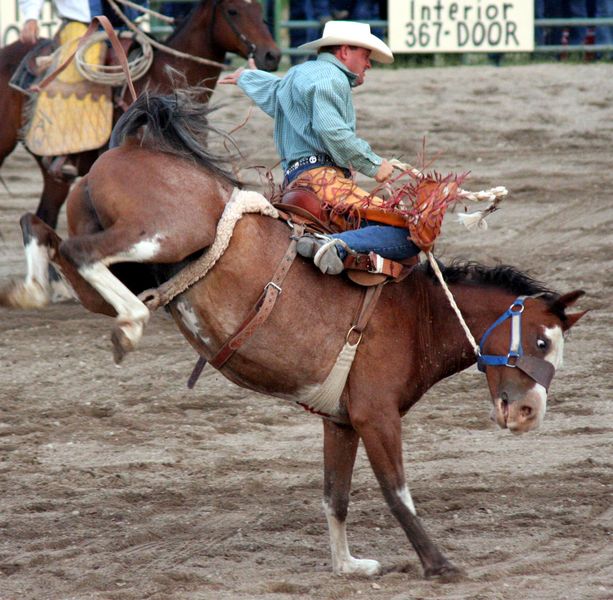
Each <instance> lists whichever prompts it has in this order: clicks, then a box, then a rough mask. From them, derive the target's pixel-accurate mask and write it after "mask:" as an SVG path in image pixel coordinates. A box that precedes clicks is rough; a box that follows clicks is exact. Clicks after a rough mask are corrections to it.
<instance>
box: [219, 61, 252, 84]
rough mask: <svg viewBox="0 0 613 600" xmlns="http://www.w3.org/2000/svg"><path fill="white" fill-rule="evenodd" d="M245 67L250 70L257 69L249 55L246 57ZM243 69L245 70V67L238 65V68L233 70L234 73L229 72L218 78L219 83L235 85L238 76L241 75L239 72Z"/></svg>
mask: <svg viewBox="0 0 613 600" xmlns="http://www.w3.org/2000/svg"><path fill="white" fill-rule="evenodd" d="M247 69H250V70H254V69H257V67H256V66H255V60H254V59H253V58H251V57H249V58H248V59H247ZM244 70H245V67H239V68H238V69H236V71H234V73H230V74H228V75H224V76H223V77H222V78H221V79H220V80H219V83H224V84H230V85H236V84H237V82H238V78H239V77H240V76H241V73H242V72H243V71H244Z"/></svg>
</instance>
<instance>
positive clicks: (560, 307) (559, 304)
mask: <svg viewBox="0 0 613 600" xmlns="http://www.w3.org/2000/svg"><path fill="white" fill-rule="evenodd" d="M584 294H585V292H584V291H583V290H575V291H574V292H568V294H564V295H562V296H560V297H559V298H558V299H557V300H556V301H555V302H554V303H553V304H552V305H551V311H552V312H558V311H559V312H561V313H562V314H564V315H565V317H566V318H565V319H564V325H563V326H564V331H567V330H568V329H570V328H571V327H572V326H573V325H574V324H575V323H576V322H577V321H578V320H579V319H580V318H581V317H582V316H583V315H585V314H586V313H587V312H588V311H587V310H584V311H582V312H578V313H573V314H570V315H569V314H565V311H566V309H567V308H568V307H569V306H572V305H573V304H574V303H575V302H576V301H577V300H578V299H579V298H581V296H583V295H584Z"/></svg>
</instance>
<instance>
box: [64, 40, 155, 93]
mask: <svg viewBox="0 0 613 600" xmlns="http://www.w3.org/2000/svg"><path fill="white" fill-rule="evenodd" d="M119 37H120V38H123V39H128V38H131V39H133V40H135V41H136V42H137V43H138V44H139V45H140V47H141V48H142V54H140V55H138V56H136V57H135V58H133V59H131V60H128V70H129V72H130V77H131V78H132V81H137V80H138V79H140V78H141V77H143V76H144V75H145V73H147V71H148V70H149V67H150V66H151V63H152V62H153V48H152V47H151V44H150V43H149V40H147V38H146V37H144V36H142V35H138V34H135V33H133V32H131V31H121V32H119ZM108 39H109V37H108V35H107V34H106V32H105V31H98V32H97V33H94V34H93V35H92V36H90V38H89V39H88V40H87V41H86V42H85V43H84V44H83V46H81V47H80V48H79V49H78V50H77V52H76V54H75V63H76V66H77V71H79V73H80V74H81V76H82V77H84V78H85V79H87V80H88V81H92V82H93V83H100V84H103V85H109V86H112V87H119V86H121V85H123V84H124V83H126V76H125V74H124V72H123V67H122V66H121V65H100V64H92V63H88V62H87V61H86V60H85V54H86V52H87V51H88V50H89V48H91V47H92V46H93V45H94V44H99V43H100V42H106V41H107V40H108Z"/></svg>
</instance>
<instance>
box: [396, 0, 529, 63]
mask: <svg viewBox="0 0 613 600" xmlns="http://www.w3.org/2000/svg"><path fill="white" fill-rule="evenodd" d="M388 2H389V5H388V19H389V29H388V35H389V38H388V41H389V45H390V48H391V49H392V51H393V52H531V51H533V50H534V0H512V1H509V0H388Z"/></svg>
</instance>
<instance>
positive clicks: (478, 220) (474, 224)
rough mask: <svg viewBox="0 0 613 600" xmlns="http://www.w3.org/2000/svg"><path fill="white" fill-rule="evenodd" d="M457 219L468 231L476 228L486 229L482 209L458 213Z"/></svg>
mask: <svg viewBox="0 0 613 600" xmlns="http://www.w3.org/2000/svg"><path fill="white" fill-rule="evenodd" d="M458 221H460V223H462V225H464V227H466V229H468V230H469V231H475V230H477V229H481V230H482V231H485V230H486V229H487V221H486V220H485V214H484V211H482V210H478V211H477V212H474V213H459V214H458Z"/></svg>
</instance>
